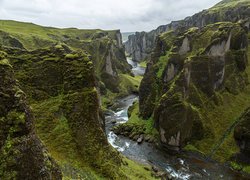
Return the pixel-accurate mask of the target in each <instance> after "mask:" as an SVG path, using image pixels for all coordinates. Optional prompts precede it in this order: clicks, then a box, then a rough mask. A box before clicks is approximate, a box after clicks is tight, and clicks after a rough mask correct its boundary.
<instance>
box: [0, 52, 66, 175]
mask: <svg viewBox="0 0 250 180" xmlns="http://www.w3.org/2000/svg"><path fill="white" fill-rule="evenodd" d="M6 56H7V54H6V53H4V52H3V51H0V77H1V78H0V126H1V129H0V179H20V180H21V179H30V180H31V179H41V180H42V179H51V180H52V179H62V174H61V171H60V169H59V166H58V165H57V164H56V163H55V161H54V160H53V159H52V158H51V157H50V155H49V154H48V151H47V150H46V149H45V147H44V146H43V144H42V143H41V141H40V140H39V139H38V137H37V135H36V133H35V129H34V121H35V120H34V115H33V112H32V110H31V108H30V106H29V105H28V103H27V102H28V101H27V99H26V95H25V93H24V92H23V91H22V90H21V89H20V86H19V84H18V82H17V80H16V79H15V76H14V72H13V68H12V66H11V64H10V63H9V61H8V60H7V59H6V58H7V57H6Z"/></svg>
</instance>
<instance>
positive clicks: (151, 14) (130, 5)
mask: <svg viewBox="0 0 250 180" xmlns="http://www.w3.org/2000/svg"><path fill="white" fill-rule="evenodd" d="M217 2H219V0H189V1H187V0H178V1H176V0H126V1H124V0H123V1H118V0H70V1H62V0H0V18H1V19H13V20H19V21H29V22H33V23H37V24H41V25H45V26H56V27H78V28H88V29H90V28H91V29H95V28H100V29H121V30H122V31H142V30H145V31H148V30H151V29H153V28H156V27H157V26H159V25H162V24H167V23H169V22H170V21H172V20H179V19H182V18H185V17H186V16H190V15H192V14H194V13H196V12H198V11H201V10H202V9H206V8H209V7H211V6H212V5H214V4H216V3H217Z"/></svg>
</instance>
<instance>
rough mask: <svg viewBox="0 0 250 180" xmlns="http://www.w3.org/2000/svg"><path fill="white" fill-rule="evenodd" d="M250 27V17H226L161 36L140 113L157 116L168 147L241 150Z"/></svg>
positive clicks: (226, 154) (221, 155)
mask: <svg viewBox="0 0 250 180" xmlns="http://www.w3.org/2000/svg"><path fill="white" fill-rule="evenodd" d="M248 29H249V26H248V22H242V23H227V22H221V23H216V24H211V25H208V26H205V27H204V28H201V29H199V28H191V29H189V30H187V31H184V32H183V33H176V32H174V31H169V32H166V33H164V34H162V35H161V36H160V37H159V38H158V41H157V46H156V48H155V50H154V53H153V54H152V56H151V60H150V62H149V63H148V66H147V70H146V74H145V77H144V78H143V80H142V83H141V86H140V114H141V116H142V117H144V118H149V117H151V116H152V117H153V118H154V121H155V126H156V128H157V129H158V131H159V134H160V140H161V143H162V145H163V146H164V147H166V148H167V149H171V150H180V149H182V148H184V147H185V148H186V149H190V148H191V149H196V150H197V151H200V152H203V153H204V154H206V155H209V156H212V157H215V158H216V159H218V160H222V161H224V160H228V159H229V158H230V157H231V156H232V155H233V154H234V153H236V152H238V147H237V144H236V142H235V141H234V138H233V133H232V130H233V129H234V127H235V125H236V124H237V120H238V117H239V116H240V114H241V113H243V112H244V110H245V108H247V107H248V106H249V102H250V99H249V98H248V97H249V96H248V95H247V93H248V92H249V85H248V84H249V78H248V76H249V67H248V59H247V56H248V54H249V49H248V46H247V45H248V35H247V33H248ZM152 107H154V108H152ZM225 150H226V151H225Z"/></svg>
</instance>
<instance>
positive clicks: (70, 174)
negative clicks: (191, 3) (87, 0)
mask: <svg viewBox="0 0 250 180" xmlns="http://www.w3.org/2000/svg"><path fill="white" fill-rule="evenodd" d="M249 17H250V2H249V0H239V1H236V0H223V1H221V2H220V3H218V4H217V5H215V6H214V7H212V8H210V9H208V10H204V11H202V12H200V13H197V14H195V15H193V16H190V17H187V18H185V19H184V20H180V21H173V22H171V23H170V24H168V25H162V26H160V27H158V28H157V29H156V30H152V31H150V32H136V33H124V34H122V33H121V32H120V30H100V29H92V30H85V29H76V28H53V27H44V26H40V25H36V24H33V23H25V22H18V21H12V20H0V125H1V130H0V157H1V158H0V179H4V180H5V179H6V180H7V179H56V180H57V179H132V180H134V179H135V180H136V179H216V178H219V179H249V178H250V175H249V174H250V154H249V152H250V135H249V131H250V127H249V121H250V118H249V117H250V116H249V114H250V110H249V104H250V97H249V93H250V86H249V75H250V69H249V64H248V62H249V57H250V46H249V43H250V19H249Z"/></svg>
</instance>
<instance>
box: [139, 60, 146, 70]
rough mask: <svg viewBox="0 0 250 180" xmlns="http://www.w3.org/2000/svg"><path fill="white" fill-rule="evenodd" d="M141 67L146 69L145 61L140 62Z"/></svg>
mask: <svg viewBox="0 0 250 180" xmlns="http://www.w3.org/2000/svg"><path fill="white" fill-rule="evenodd" d="M139 64H140V66H141V67H144V68H146V67H147V62H146V61H142V62H140V63H139Z"/></svg>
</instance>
